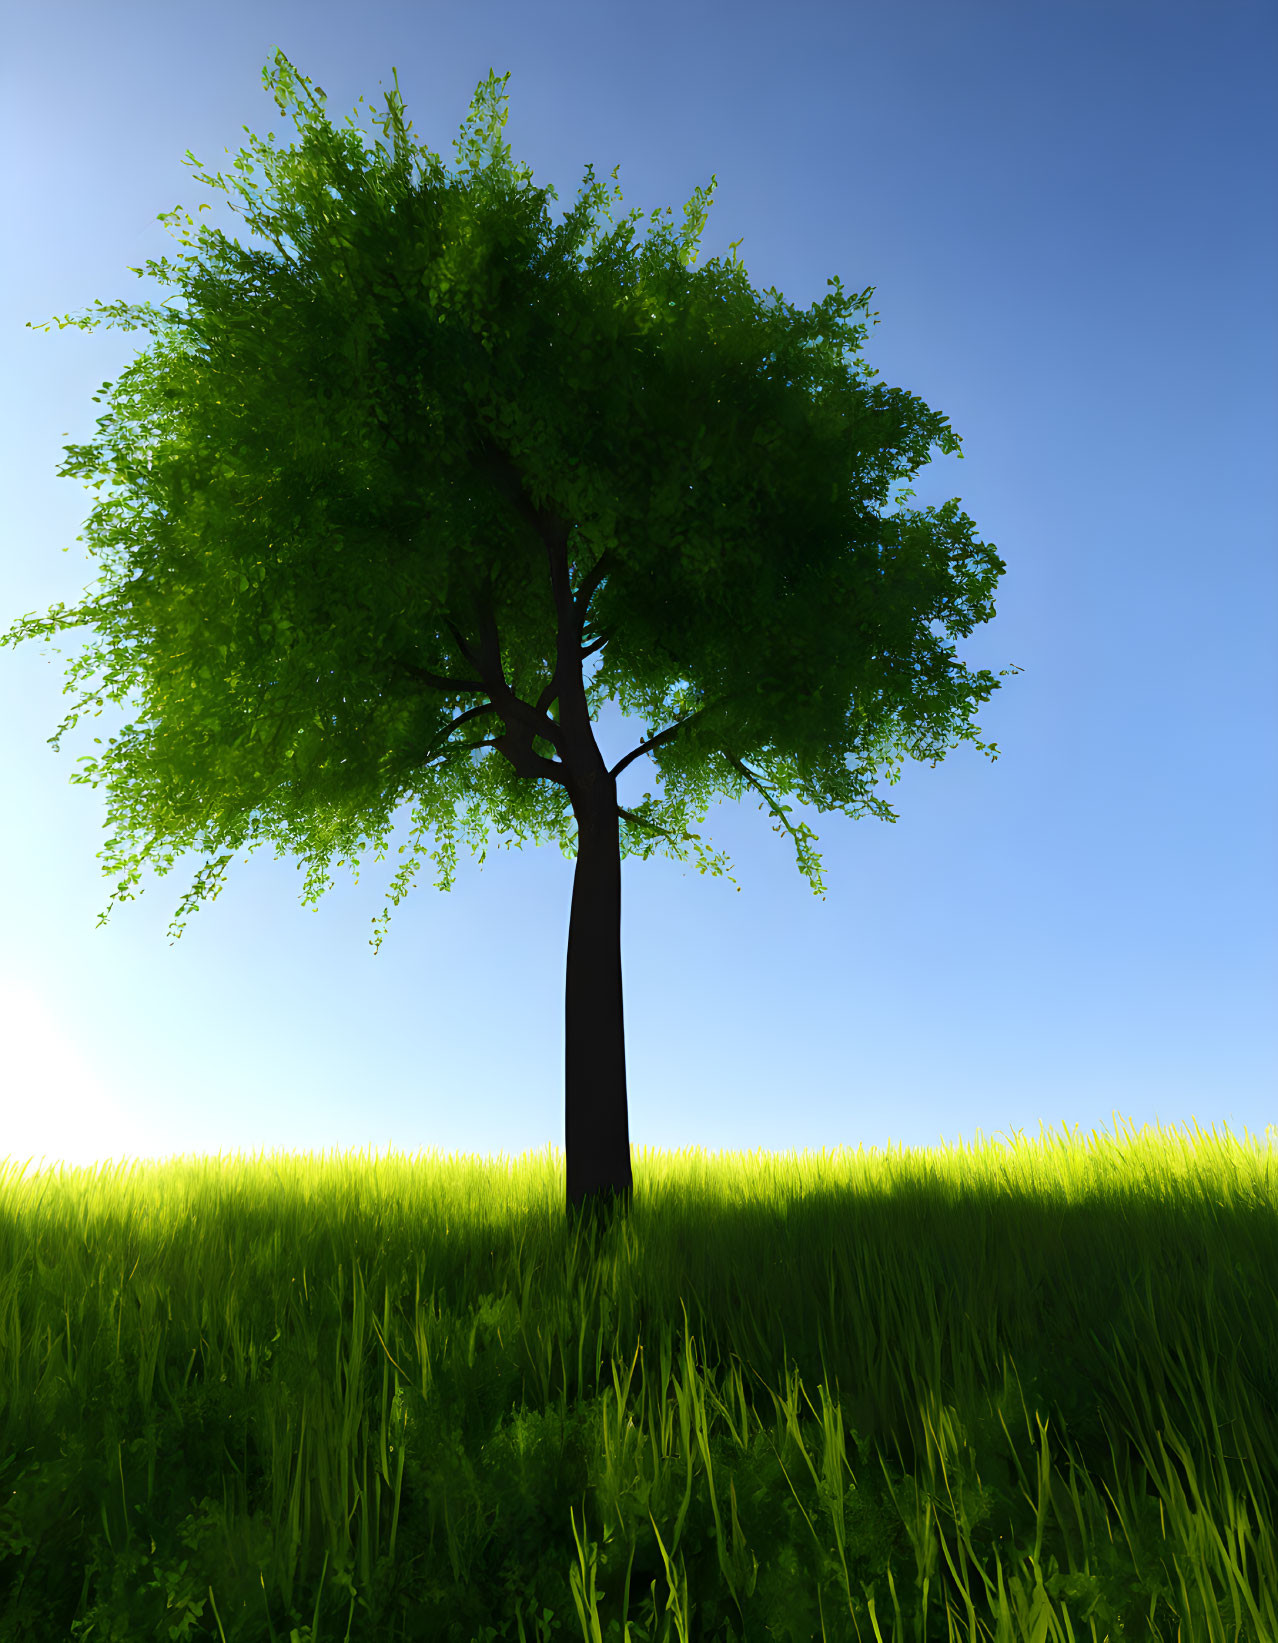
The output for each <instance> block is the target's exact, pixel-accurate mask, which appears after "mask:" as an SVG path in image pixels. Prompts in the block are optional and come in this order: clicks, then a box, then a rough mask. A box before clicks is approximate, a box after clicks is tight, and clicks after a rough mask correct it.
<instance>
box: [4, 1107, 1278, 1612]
mask: <svg viewBox="0 0 1278 1643" xmlns="http://www.w3.org/2000/svg"><path fill="white" fill-rule="evenodd" d="M1195 1131H1196V1135H1197V1140H1196V1141H1195V1142H1194V1143H1192V1144H1191V1143H1190V1141H1189V1140H1188V1139H1187V1138H1184V1137H1181V1136H1179V1135H1175V1134H1170V1135H1169V1134H1168V1133H1167V1132H1164V1131H1162V1130H1158V1131H1154V1132H1151V1131H1142V1132H1141V1133H1140V1135H1139V1136H1132V1137H1130V1138H1119V1139H1117V1140H1112V1139H1106V1138H1099V1139H1098V1138H1096V1137H1093V1138H1092V1142H1091V1143H1090V1144H1087V1143H1082V1142H1078V1141H1070V1140H1067V1139H1058V1140H1053V1139H1052V1138H1051V1137H1050V1136H1049V1137H1048V1138H1047V1140H1046V1141H1045V1142H1042V1143H1040V1144H1039V1145H1037V1146H1036V1145H1033V1144H1030V1143H1027V1142H1025V1141H1024V1140H1017V1141H1016V1142H1015V1143H1014V1144H1013V1145H1012V1146H1010V1147H1008V1148H1006V1149H1004V1148H999V1147H994V1146H992V1145H989V1146H986V1147H985V1148H984V1149H982V1150H980V1151H976V1150H973V1149H968V1150H965V1151H960V1152H947V1151H944V1150H937V1151H925V1152H918V1153H912V1154H911V1153H902V1152H901V1151H899V1150H894V1151H893V1152H891V1153H889V1154H887V1155H883V1154H878V1153H869V1154H867V1153H865V1152H861V1151H857V1152H853V1151H850V1150H841V1151H839V1152H836V1153H833V1154H828V1153H823V1154H821V1155H820V1156H812V1155H809V1154H804V1155H802V1157H800V1158H798V1159H796V1158H795V1157H794V1155H792V1154H789V1155H784V1156H781V1157H776V1156H769V1155H761V1154H749V1155H744V1156H743V1155H740V1154H727V1155H722V1154H721V1155H716V1156H714V1157H711V1158H707V1157H705V1156H704V1155H701V1154H699V1153H692V1152H689V1153H679V1154H664V1153H651V1152H641V1151H640V1150H639V1149H636V1153H635V1159H634V1181H635V1191H634V1201H633V1204H632V1206H631V1208H630V1212H629V1215H628V1216H626V1217H620V1218H616V1219H614V1220H613V1222H611V1223H610V1224H605V1225H603V1226H599V1227H594V1228H591V1227H590V1226H589V1225H575V1226H571V1227H570V1226H569V1224H568V1221H567V1218H566V1216H565V1212H564V1186H563V1181H564V1175H563V1159H562V1155H559V1154H556V1153H552V1152H551V1151H550V1150H549V1149H547V1152H546V1153H545V1154H543V1155H540V1156H537V1157H533V1156H526V1157H524V1158H523V1159H521V1160H519V1161H518V1162H517V1163H515V1164H513V1165H511V1166H509V1168H507V1167H504V1166H503V1165H502V1164H501V1163H498V1164H496V1165H490V1166H485V1164H484V1163H483V1162H482V1161H479V1160H448V1159H439V1158H437V1157H434V1156H432V1157H430V1158H427V1159H421V1158H416V1159H405V1158H402V1157H398V1156H392V1157H390V1158H387V1159H382V1160H375V1161H374V1160H370V1159H369V1158H368V1157H366V1156H364V1155H359V1154H355V1155H347V1156H345V1157H343V1158H335V1157H327V1158H321V1159H311V1158H303V1157H285V1156H280V1155H274V1156H268V1157H265V1158H262V1157H259V1158H257V1159H252V1160H243V1159H238V1158H237V1159H236V1160H234V1161H230V1162H228V1161H226V1160H222V1159H198V1160H194V1161H191V1160H176V1161H170V1162H168V1163H164V1164H148V1165H135V1166H134V1167H133V1168H132V1169H131V1170H130V1171H118V1170H117V1171H116V1172H115V1173H110V1172H101V1173H98V1174H96V1175H95V1174H94V1173H93V1172H92V1171H87V1170H79V1171H67V1172H64V1173H62V1174H60V1175H57V1174H45V1175H39V1176H35V1177H31V1176H23V1175H22V1174H21V1173H20V1171H19V1168H18V1166H12V1167H10V1168H9V1169H7V1170H6V1171H5V1172H4V1173H3V1174H0V1638H3V1640H4V1643H27V1640H31V1643H64V1640H66V1643H72V1640H75V1643H115V1640H120V1643H149V1640H151V1639H163V1640H165V1643H168V1640H179V1639H209V1640H217V1643H268V1640H287V1643H329V1640H331V1643H341V1640H345V1643H366V1640H367V1643H399V1640H408V1639H422V1640H427V1643H549V1640H551V1639H556V1640H558V1639H565V1640H568V1639H571V1640H576V1639H579V1638H580V1639H583V1640H585V1643H658V1640H660V1643H667V1640H669V1643H719V1640H723V1643H727V1640H729V1639H737V1640H741V1643H744V1640H747V1639H749V1640H752V1643H753V1640H759V1643H764V1640H767V1643H774V1640H779V1643H800V1640H803V1643H806V1640H809V1639H825V1640H827V1643H834V1640H843V1639H859V1640H862V1643H868V1640H871V1639H873V1640H878V1643H889V1640H898V1643H931V1640H934V1639H935V1640H936V1643H942V1640H944V1643H951V1640H953V1643H958V1640H960V1639H961V1640H963V1643H978V1640H987V1639H988V1640H998V1643H1020V1640H1022V1639H1023V1640H1026V1643H1030V1640H1033V1643H1056V1640H1060V1643H1074V1640H1078V1643H1081V1640H1082V1639H1088V1640H1091V1643H1100V1640H1102V1639H1110V1640H1114V1643H1117V1640H1118V1639H1124V1640H1127V1639H1146V1638H1150V1639H1160V1640H1161V1639H1166V1640H1168V1643H1171V1640H1179V1643H1225V1640H1229V1643H1274V1639H1276V1638H1278V1558H1276V1547H1278V1540H1276V1534H1275V1513H1274V1504H1275V1503H1274V1502H1273V1501H1272V1500H1271V1499H1270V1498H1269V1496H1268V1494H1267V1492H1266V1483H1267V1482H1269V1483H1272V1481H1273V1480H1274V1478H1275V1477H1278V1306H1276V1303H1275V1293H1274V1292H1275V1274H1278V1213H1276V1210H1278V1169H1275V1154H1274V1151H1273V1149H1272V1147H1271V1148H1269V1149H1267V1150H1266V1149H1264V1148H1261V1147H1259V1146H1251V1147H1244V1146H1243V1145H1241V1144H1239V1143H1236V1142H1233V1141H1232V1140H1228V1139H1227V1140H1226V1141H1220V1140H1217V1139H1216V1138H1215V1135H1214V1131H1213V1134H1212V1137H1211V1138H1206V1137H1204V1136H1203V1135H1202V1132H1201V1131H1197V1126H1195Z"/></svg>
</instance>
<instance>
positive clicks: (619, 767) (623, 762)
mask: <svg viewBox="0 0 1278 1643" xmlns="http://www.w3.org/2000/svg"><path fill="white" fill-rule="evenodd" d="M709 705H710V704H709V703H706V705H705V706H704V707H699V708H698V709H697V710H696V712H695V713H689V714H688V715H687V716H686V717H684V718H682V719H677V720H676V721H675V723H674V724H672V725H671V726H670V727H669V728H668V729H667V730H663V731H661V733H660V734H659V735H657V736H651V737H649V739H648V740H647V741H646V742H644V743H643V745H642V746H641V747H637V748H635V750H634V752H633V753H627V754H626V756H625V758H624V759H620V760H619V761H618V762H617V763H616V764H615V765H613V767H612V769H611V770H610V771H609V772H608V774H609V775H610V776H619V775H620V774H621V772H622V771H623V770H624V769H625V768H626V766H627V765H628V764H631V763H632V762H633V761H634V760H635V759H637V758H639V756H640V755H641V754H643V753H647V752H648V751H649V750H650V749H651V748H654V747H656V745H657V744H658V742H668V741H669V740H670V738H671V737H672V736H675V735H677V734H678V732H679V731H681V730H682V729H683V727H684V725H688V724H691V723H692V721H693V720H694V719H698V718H700V717H701V715H702V714H703V713H705V712H706V711H707V709H708V707H709Z"/></svg>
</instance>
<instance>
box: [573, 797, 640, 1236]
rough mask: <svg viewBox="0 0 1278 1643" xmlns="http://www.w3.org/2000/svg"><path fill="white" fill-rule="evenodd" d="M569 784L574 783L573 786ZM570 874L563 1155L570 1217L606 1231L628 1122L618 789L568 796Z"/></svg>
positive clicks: (624, 1186) (618, 1202)
mask: <svg viewBox="0 0 1278 1643" xmlns="http://www.w3.org/2000/svg"><path fill="white" fill-rule="evenodd" d="M575 785H576V784H574V786H575ZM573 811H574V815H575V817H576V821H577V865H576V869H575V871H574V874H573V881H572V912H571V915H570V917H569V923H568V967H567V976H566V980H565V989H564V1151H565V1153H566V1154H567V1165H568V1215H569V1219H570V1221H573V1220H578V1219H581V1218H582V1217H583V1216H584V1217H585V1218H587V1219H589V1220H591V1221H593V1222H595V1223H597V1224H598V1223H601V1222H603V1223H606V1222H607V1221H609V1220H611V1218H612V1216H613V1215H614V1214H616V1213H617V1212H621V1213H622V1214H624V1213H625V1212H626V1211H627V1210H628V1209H629V1206H630V1202H631V1197H632V1194H633V1190H634V1187H633V1180H632V1177H631V1172H630V1123H629V1114H628V1111H627V1106H626V1036H625V1027H624V1023H623V1019H622V997H621V843H620V835H619V831H618V818H617V783H616V779H615V778H614V777H612V776H609V775H608V774H607V773H606V772H605V773H604V775H603V779H602V780H599V779H598V777H596V779H595V780H593V781H591V782H590V783H589V788H588V790H587V791H586V792H585V793H583V792H582V790H581V789H580V788H578V789H577V792H576V793H575V794H574V797H573Z"/></svg>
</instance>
